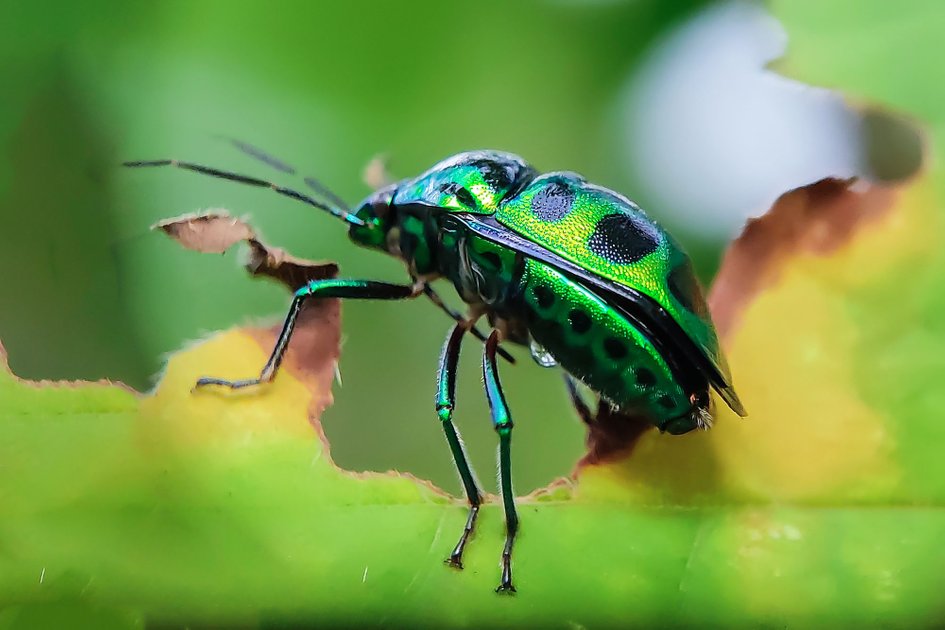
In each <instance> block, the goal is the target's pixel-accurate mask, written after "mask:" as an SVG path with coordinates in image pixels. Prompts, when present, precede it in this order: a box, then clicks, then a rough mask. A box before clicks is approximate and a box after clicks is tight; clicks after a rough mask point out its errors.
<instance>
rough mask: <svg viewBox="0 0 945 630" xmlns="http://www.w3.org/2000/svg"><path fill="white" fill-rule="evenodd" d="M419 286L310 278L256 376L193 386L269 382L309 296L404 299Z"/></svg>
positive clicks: (207, 379)
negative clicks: (310, 280) (264, 363)
mask: <svg viewBox="0 0 945 630" xmlns="http://www.w3.org/2000/svg"><path fill="white" fill-rule="evenodd" d="M419 293H420V289H419V288H418V287H413V286H409V285H402V284H389V283H387V282H375V281H373V280H341V279H337V278H335V279H331V280H313V281H312V282H309V283H308V284H307V285H305V286H304V287H302V288H301V289H299V290H298V291H296V292H295V297H294V298H293V299H292V305H291V306H290V307H289V314H288V315H286V318H285V322H283V324H282V332H280V333H279V339H278V340H277V341H276V346H275V348H273V350H272V354H270V355H269V360H268V361H266V365H265V366H263V369H262V371H261V372H260V373H259V377H258V378H249V379H244V380H239V381H228V380H225V379H222V378H214V377H210V376H204V377H202V378H199V379H197V383H196V385H194V389H197V388H199V387H205V386H207V385H220V386H222V387H229V388H230V389H240V388H243V387H251V386H253V385H259V384H261V383H269V382H270V381H272V379H273V378H275V376H276V372H277V371H278V369H279V364H281V363H282V359H283V357H284V356H285V351H286V348H287V347H288V346H289V339H290V338H291V337H292V331H293V329H294V328H295V321H296V319H298V316H299V312H300V311H301V310H302V304H303V303H304V302H305V300H307V299H308V298H346V299H350V300H406V299H410V298H414V297H416V296H417V295H419Z"/></svg>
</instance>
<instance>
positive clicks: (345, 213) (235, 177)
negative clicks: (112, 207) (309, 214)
mask: <svg viewBox="0 0 945 630" xmlns="http://www.w3.org/2000/svg"><path fill="white" fill-rule="evenodd" d="M122 165H123V166H128V167H131V168H139V167H146V166H173V167H175V168H182V169H184V170H187V171H193V172H195V173H201V174H203V175H210V176H211V177H219V178H220V179H228V180H230V181H232V182H239V183H241V184H248V185H249V186H257V187H259V188H269V189H271V190H274V191H275V192H277V193H279V194H280V195H283V196H285V197H289V198H291V199H295V200H296V201H301V202H302V203H307V204H308V205H310V206H312V207H314V208H318V209H319V210H324V211H325V212H327V213H328V214H330V215H332V216H335V217H338V218H339V219H341V220H342V221H344V222H345V223H349V224H351V225H359V226H364V225H366V223H365V222H364V221H362V220H361V219H359V218H358V217H356V216H355V215H353V214H351V212H350V211H349V210H348V209H347V208H345V209H341V208H337V207H334V206H330V205H328V204H327V203H322V202H321V201H318V200H317V199H313V198H312V197H309V196H308V195H304V194H302V193H300V192H298V191H296V190H292V189H291V188H286V187H285V186H280V185H278V184H275V183H273V182H269V181H266V180H264V179H258V178H256V177H250V176H248V175H240V174H239V173H233V172H230V171H223V170H220V169H217V168H213V167H210V166H202V165H200V164H194V163H192V162H180V161H178V160H141V161H136V162H123V163H122Z"/></svg>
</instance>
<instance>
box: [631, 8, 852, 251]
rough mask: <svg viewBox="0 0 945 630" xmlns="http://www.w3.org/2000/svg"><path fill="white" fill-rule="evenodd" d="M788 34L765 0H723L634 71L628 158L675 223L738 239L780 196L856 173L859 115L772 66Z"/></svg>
mask: <svg viewBox="0 0 945 630" xmlns="http://www.w3.org/2000/svg"><path fill="white" fill-rule="evenodd" d="M786 40H787V38H786V35H785V33H784V31H783V30H782V29H781V27H780V25H779V24H778V22H777V21H776V20H775V19H774V18H772V17H771V16H770V15H769V14H768V13H766V12H765V11H764V9H762V8H761V7H760V6H758V5H755V4H748V3H745V2H731V3H727V4H722V5H716V6H714V7H711V8H709V9H707V10H706V11H704V12H702V13H701V14H699V15H698V16H696V17H695V18H694V19H692V20H690V21H689V22H687V23H685V24H683V25H682V26H681V27H679V28H678V29H676V30H675V31H672V32H670V33H669V34H668V36H667V37H666V38H665V39H664V41H663V42H661V43H659V44H657V45H656V46H655V47H654V48H653V51H652V52H651V53H650V55H649V58H648V59H645V60H644V61H643V63H642V65H641V68H640V71H639V73H638V74H636V75H635V76H634V79H633V81H632V82H631V84H630V86H629V87H628V93H627V99H628V101H625V103H627V104H628V105H629V107H627V108H626V109H625V110H624V111H629V112H631V114H630V118H629V119H628V120H627V126H626V139H627V141H628V142H627V143H626V146H627V148H628V158H629V160H630V161H631V166H632V168H633V169H634V171H635V172H636V173H637V175H638V176H639V180H640V185H641V186H642V187H643V188H644V190H643V191H641V192H642V193H643V194H642V195H641V196H642V197H644V198H646V199H648V200H649V201H650V203H651V206H650V207H652V208H654V209H656V208H658V210H657V211H656V212H657V213H658V214H659V215H660V216H663V217H666V218H667V219H668V220H669V221H668V222H669V223H671V224H672V225H673V226H674V227H675V226H678V227H682V228H684V229H687V230H689V231H693V232H698V233H700V234H702V235H703V236H705V237H708V238H721V237H730V236H733V235H735V234H737V233H738V231H739V230H740V228H741V226H742V225H743V223H744V222H745V219H746V218H748V217H751V216H758V215H760V214H762V213H763V212H764V211H765V210H767V208H768V207H769V206H770V205H771V203H772V202H773V201H774V200H775V199H776V198H777V197H778V196H779V195H780V194H781V193H783V192H785V191H787V190H789V189H791V188H795V187H797V186H800V185H803V184H807V183H810V182H812V181H815V180H818V179H820V178H822V177H826V176H828V175H833V176H838V177H849V176H851V175H854V174H855V173H856V170H857V165H858V163H859V162H858V158H859V154H860V141H859V116H858V114H856V113H855V112H853V111H852V110H850V109H849V108H848V107H847V106H846V105H845V104H844V102H843V100H842V99H841V98H840V97H839V96H838V95H837V94H836V93H833V92H831V91H828V90H824V89H819V88H813V87H810V86H807V85H804V84H801V83H798V82H796V81H793V80H791V79H787V78H785V77H783V76H781V75H778V74H776V73H775V72H774V71H771V70H766V69H765V65H766V64H767V63H768V62H770V61H772V60H775V59H777V58H779V57H781V56H782V55H784V53H785V44H786Z"/></svg>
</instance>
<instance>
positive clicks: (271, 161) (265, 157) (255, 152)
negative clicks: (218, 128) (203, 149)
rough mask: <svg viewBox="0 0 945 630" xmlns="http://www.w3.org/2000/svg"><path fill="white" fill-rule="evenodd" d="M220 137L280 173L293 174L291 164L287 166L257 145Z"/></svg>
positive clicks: (293, 169)
mask: <svg viewBox="0 0 945 630" xmlns="http://www.w3.org/2000/svg"><path fill="white" fill-rule="evenodd" d="M221 137H222V139H224V140H226V141H227V142H229V143H230V144H231V145H233V146H234V147H235V148H237V149H239V150H240V151H242V152H243V153H245V154H246V155H248V156H250V157H252V158H256V159H257V160H259V161H260V162H262V163H263V164H268V165H269V166H271V167H272V168H274V169H276V170H277V171H279V172H280V173H287V174H289V175H295V168H293V167H292V166H289V165H288V164H286V163H285V162H283V161H282V160H280V159H279V158H277V157H275V156H273V155H270V154H268V153H266V152H265V151H263V150H262V149H260V148H258V147H254V146H253V145H251V144H249V143H248V142H243V141H242V140H237V139H236V138H228V137H226V136H221Z"/></svg>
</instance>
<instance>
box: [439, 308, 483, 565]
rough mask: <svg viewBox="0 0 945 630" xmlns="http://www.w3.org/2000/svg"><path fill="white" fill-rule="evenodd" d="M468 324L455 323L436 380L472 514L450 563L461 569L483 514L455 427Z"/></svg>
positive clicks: (441, 412)
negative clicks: (459, 366) (458, 378)
mask: <svg viewBox="0 0 945 630" xmlns="http://www.w3.org/2000/svg"><path fill="white" fill-rule="evenodd" d="M466 330H467V329H466V325H465V323H457V324H456V325H455V326H453V329H452V330H451V331H450V334H449V336H448V337H447V338H446V343H445V344H444V345H443V352H442V354H441V355H440V371H439V376H438V378H437V382H436V415H437V416H439V418H440V422H441V424H442V425H443V433H444V434H445V435H446V441H447V443H448V444H449V445H450V452H451V453H452V454H453V463H455V464H456V470H458V471H459V477H460V479H462V481H463V488H464V489H465V490H466V499H467V500H468V501H469V516H467V517H466V526H465V527H464V528H463V533H462V535H460V537H459V542H457V543H456V547H454V548H453V552H452V553H451V554H450V557H449V558H447V559H446V563H447V564H448V565H450V566H452V567H456V568H457V569H462V568H463V551H464V550H465V549H466V543H467V542H468V541H469V537H470V536H471V535H472V533H473V530H474V529H475V527H476V517H478V516H479V505H480V504H481V503H482V493H481V492H480V491H479V488H478V486H477V485H476V478H475V476H474V475H473V472H472V469H471V468H470V467H469V462H468V461H467V460H466V452H465V451H464V450H463V442H462V440H461V439H460V437H459V433H458V432H457V431H456V427H455V426H453V420H452V417H453V409H454V408H455V405H456V364H457V362H458V361H459V349H460V345H461V343H462V341H463V335H464V334H466Z"/></svg>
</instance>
